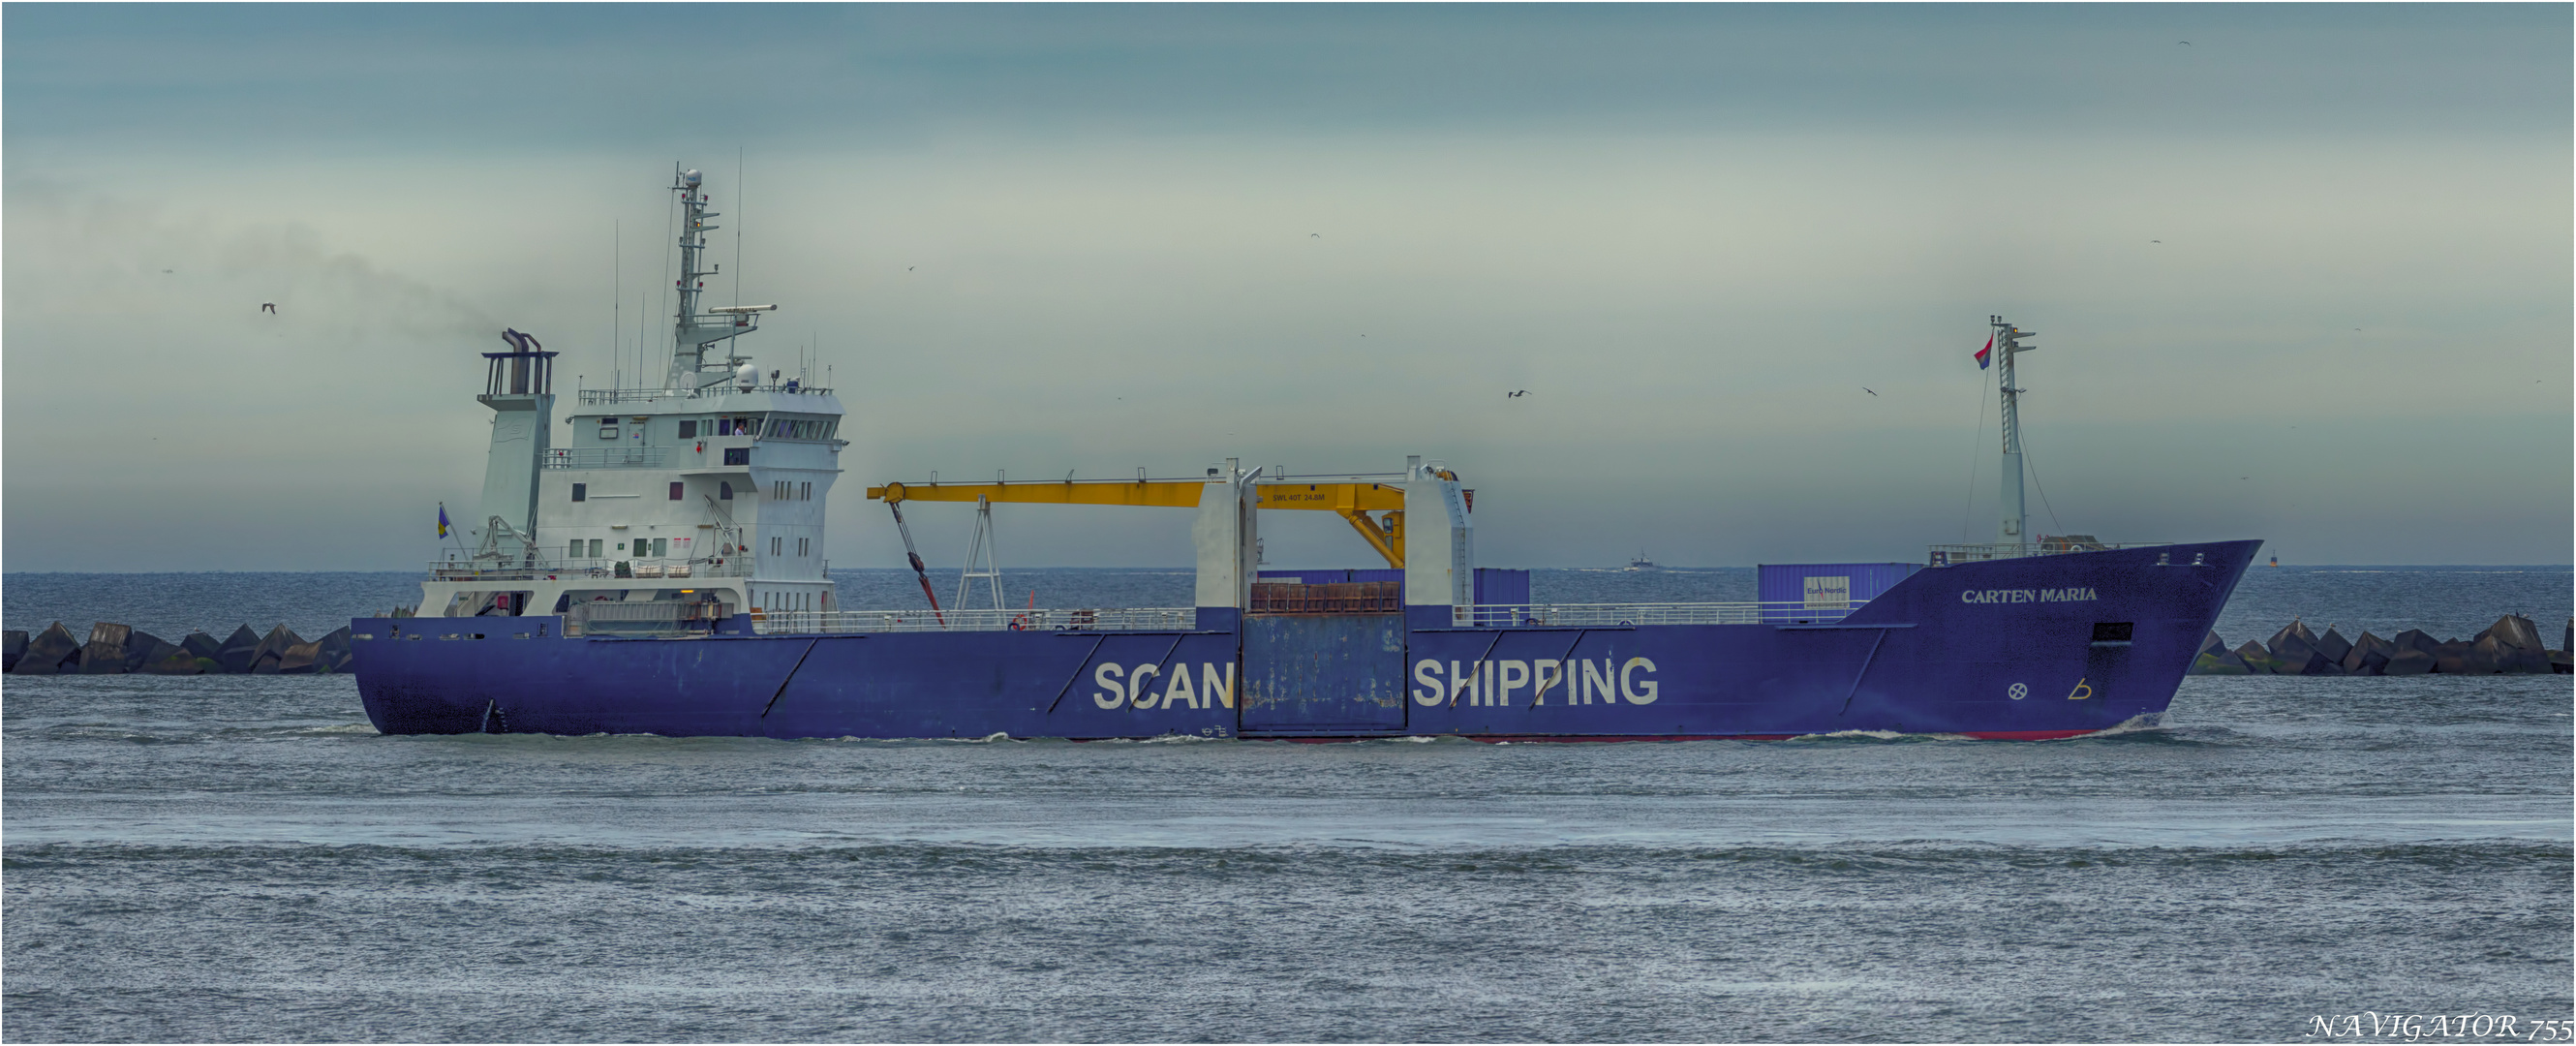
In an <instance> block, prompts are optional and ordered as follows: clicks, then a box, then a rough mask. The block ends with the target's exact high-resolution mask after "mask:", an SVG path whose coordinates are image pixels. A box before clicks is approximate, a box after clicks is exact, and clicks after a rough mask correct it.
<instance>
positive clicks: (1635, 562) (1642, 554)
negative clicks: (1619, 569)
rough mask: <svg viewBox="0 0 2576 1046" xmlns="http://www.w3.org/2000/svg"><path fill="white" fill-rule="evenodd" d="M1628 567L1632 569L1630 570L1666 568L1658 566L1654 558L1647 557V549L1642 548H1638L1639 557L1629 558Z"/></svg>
mask: <svg viewBox="0 0 2576 1046" xmlns="http://www.w3.org/2000/svg"><path fill="white" fill-rule="evenodd" d="M1628 569H1630V570H1662V569H1664V568H1663V567H1661V566H1658V565H1657V564H1656V563H1655V561H1654V560H1651V559H1647V558H1646V550H1645V549H1642V548H1641V549H1638V550H1637V558H1635V559H1632V560H1629V561H1628Z"/></svg>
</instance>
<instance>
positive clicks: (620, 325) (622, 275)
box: [608, 218, 626, 373]
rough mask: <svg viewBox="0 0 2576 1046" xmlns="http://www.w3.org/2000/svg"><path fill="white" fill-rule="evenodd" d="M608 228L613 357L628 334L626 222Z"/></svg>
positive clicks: (609, 302)
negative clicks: (619, 342)
mask: <svg viewBox="0 0 2576 1046" xmlns="http://www.w3.org/2000/svg"><path fill="white" fill-rule="evenodd" d="M608 227H609V229H610V230H611V231H610V233H609V241H608V242H609V247H608V353H609V355H610V356H612V357H613V356H615V355H616V354H617V339H618V338H620V337H623V336H624V335H625V332H626V313H625V309H626V259H625V257H624V255H623V252H624V251H625V250H626V222H625V220H624V219H622V218H621V219H616V220H612V221H611V222H610V223H609V226H608ZM610 373H615V370H614V369H612V370H611V371H610Z"/></svg>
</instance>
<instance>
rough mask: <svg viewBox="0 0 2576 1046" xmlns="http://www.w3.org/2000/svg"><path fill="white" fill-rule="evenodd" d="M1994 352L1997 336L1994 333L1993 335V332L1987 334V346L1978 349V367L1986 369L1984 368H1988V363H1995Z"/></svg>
mask: <svg viewBox="0 0 2576 1046" xmlns="http://www.w3.org/2000/svg"><path fill="white" fill-rule="evenodd" d="M1994 354H1995V336H1994V335H1992V334H1989V335H1986V347H1985V348H1982V349H1978V350H1977V369H1978V370H1984V369H1986V366H1987V365H1988V364H1991V363H1993V362H1994Z"/></svg>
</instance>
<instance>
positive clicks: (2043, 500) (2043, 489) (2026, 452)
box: [2021, 446, 2066, 534]
mask: <svg viewBox="0 0 2576 1046" xmlns="http://www.w3.org/2000/svg"><path fill="white" fill-rule="evenodd" d="M2021 461H2022V464H2023V465H2025V466H2027V467H2029V469H2030V485H2031V486H2033V487H2037V488H2039V504H2040V507H2041V508H2045V509H2047V510H2048V525H2049V526H2052V527H2056V528H2057V532H2058V533H2059V534H2064V533H2066V524H2064V523H2060V522H2058V521H2057V506H2055V505H2051V504H2049V503H2048V484H2046V483H2042V482H2040V481H2039V463H2038V462H2036V461H2032V460H2030V448H2029V447H2026V446H2025V447H2023V448H2022V449H2021Z"/></svg>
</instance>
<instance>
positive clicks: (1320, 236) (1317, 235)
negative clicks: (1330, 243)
mask: <svg viewBox="0 0 2576 1046" xmlns="http://www.w3.org/2000/svg"><path fill="white" fill-rule="evenodd" d="M1306 238H1308V239H1312V240H1320V239H1323V238H1324V234H1323V233H1320V232H1310V233H1307V234H1306Z"/></svg>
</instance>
